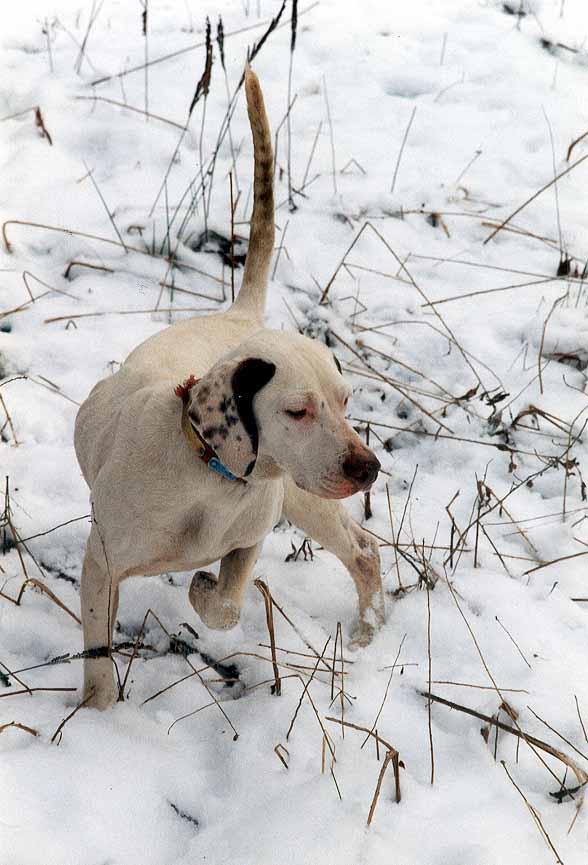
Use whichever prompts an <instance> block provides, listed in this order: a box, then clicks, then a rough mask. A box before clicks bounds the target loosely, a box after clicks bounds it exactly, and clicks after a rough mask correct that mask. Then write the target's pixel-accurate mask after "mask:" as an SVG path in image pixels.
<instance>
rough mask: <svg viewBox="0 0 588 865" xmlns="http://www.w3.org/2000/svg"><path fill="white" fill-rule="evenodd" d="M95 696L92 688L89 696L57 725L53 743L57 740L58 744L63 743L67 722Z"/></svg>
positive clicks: (52, 739) (52, 738)
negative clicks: (63, 731)
mask: <svg viewBox="0 0 588 865" xmlns="http://www.w3.org/2000/svg"><path fill="white" fill-rule="evenodd" d="M93 696H94V691H93V690H92V691H91V692H90V693H89V694H88V696H87V697H85V698H84V699H83V700H82V701H81V702H80V703H78V705H77V706H76V707H75V709H73V710H72V711H71V712H70V713H69V715H66V717H65V718H64V719H63V721H61V723H60V724H59V726H58V727H57V729H56V730H55V732H54V733H53V735H52V736H51V743H52V744H53V742H57V744H58V745H61V740H62V738H63V733H62V730H63V728H64V727H65V725H66V724H67V722H68V721H70V720H71V719H72V718H73V716H74V715H75V714H76V713H77V712H79V710H80V709H82V708H83V707H84V706H85V705H86V703H89V702H90V700H91V699H92V697H93ZM58 737H59V738H58Z"/></svg>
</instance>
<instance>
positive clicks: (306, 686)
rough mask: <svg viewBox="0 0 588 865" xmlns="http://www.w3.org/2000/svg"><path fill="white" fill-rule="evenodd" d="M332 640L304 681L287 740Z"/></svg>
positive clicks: (273, 648) (329, 638) (273, 647)
mask: <svg viewBox="0 0 588 865" xmlns="http://www.w3.org/2000/svg"><path fill="white" fill-rule="evenodd" d="M256 582H257V581H256ZM259 582H261V580H260V581H259ZM258 588H259V586H258ZM260 591H261V589H260ZM264 600H265V595H264ZM266 609H267V608H266ZM272 624H273V623H272ZM330 642H331V637H330V636H329V637H328V639H327V642H326V643H325V645H324V648H323V651H322V652H321V656H320V658H317V659H316V664H315V665H314V669H313V671H312V674H311V675H310V677H309V678H308V679H307V681H306V682H304V687H303V689H302V693H301V694H300V699H299V700H298V704H297V706H296V709H295V710H294V715H293V716H292V720H291V721H290V726H289V727H288V731H287V733H286V742H287V741H288V740H289V738H290V733H291V732H292V730H293V728H294V724H295V723H296V718H297V717H298V712H299V711H300V707H301V705H302V701H303V700H304V697H305V696H306V694H307V692H308V689H309V687H310V685H311V683H312V680H313V679H314V677H315V674H316V671H317V670H318V665H319V664H320V662H321V660H322V658H323V657H324V654H325V652H326V651H327V647H328V645H329V643H330ZM272 651H273V655H272V657H275V645H274V646H272ZM278 693H279V691H278Z"/></svg>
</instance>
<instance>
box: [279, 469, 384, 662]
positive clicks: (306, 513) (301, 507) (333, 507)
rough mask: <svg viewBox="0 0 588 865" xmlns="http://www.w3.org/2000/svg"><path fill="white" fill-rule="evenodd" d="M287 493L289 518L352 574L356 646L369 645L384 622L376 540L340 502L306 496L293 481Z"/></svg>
mask: <svg viewBox="0 0 588 865" xmlns="http://www.w3.org/2000/svg"><path fill="white" fill-rule="evenodd" d="M284 492H285V495H284V506H283V514H284V516H285V517H286V519H288V520H290V522H291V523H294V525H295V526H297V527H298V528H299V529H302V531H303V532H305V534H307V535H309V536H310V537H311V538H312V539H313V540H315V541H317V543H319V544H320V545H321V546H323V547H324V548H325V549H326V550H328V551H329V552H331V553H334V555H336V556H337V558H338V559H339V561H340V562H342V563H343V564H344V565H345V567H346V568H347V570H348V571H349V573H350V575H351V577H352V579H353V582H354V583H355V588H356V590H357V597H358V600H359V626H358V628H357V631H356V633H355V635H354V637H353V643H354V644H355V645H358V646H365V645H367V644H368V643H369V642H370V641H371V639H372V637H373V635H374V633H375V631H376V630H377V629H378V628H379V627H380V626H381V625H382V624H383V623H384V594H383V591H382V578H381V574H380V552H379V548H378V543H377V541H376V539H375V538H374V537H372V535H370V534H368V532H366V531H364V530H363V529H362V528H361V526H360V525H358V523H356V522H355V520H354V519H352V517H350V516H349V514H348V513H347V511H346V509H345V508H344V506H343V505H342V504H341V503H340V502H338V501H336V500H334V499H321V498H319V497H318V496H314V495H312V494H311V493H306V492H304V491H303V490H301V489H299V487H297V486H296V485H295V484H294V482H293V481H291V480H290V479H286V480H285V481H284Z"/></svg>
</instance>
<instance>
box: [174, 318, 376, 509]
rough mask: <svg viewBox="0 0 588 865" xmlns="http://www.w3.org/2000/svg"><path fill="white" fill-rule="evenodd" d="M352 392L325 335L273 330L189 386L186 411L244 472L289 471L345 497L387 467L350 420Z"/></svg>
mask: <svg viewBox="0 0 588 865" xmlns="http://www.w3.org/2000/svg"><path fill="white" fill-rule="evenodd" d="M350 393H351V388H350V387H349V385H348V384H346V382H345V380H344V379H343V376H342V374H341V370H340V367H339V366H338V363H337V361H336V360H335V359H334V357H333V355H332V354H331V353H330V352H329V350H328V349H327V348H326V347H325V346H324V345H322V343H319V342H317V341H314V340H310V339H308V338H307V337H303V336H299V335H298V334H292V333H283V332H279V331H267V330H266V331H261V332H260V333H259V334H256V335H255V336H254V337H251V338H250V339H248V340H246V341H245V342H244V343H241V345H240V346H239V347H238V349H237V350H236V351H235V352H234V353H232V354H231V355H229V356H225V357H224V358H223V359H221V360H220V361H218V363H216V364H215V365H214V366H213V367H212V369H211V370H209V372H208V373H207V374H206V375H205V376H204V377H203V378H201V379H200V380H198V381H197V382H196V383H195V384H193V385H191V386H190V387H189V390H188V391H187V393H186V399H187V413H188V418H189V420H190V422H191V423H192V424H193V425H194V426H195V427H196V429H197V430H198V431H199V433H200V435H201V436H202V437H203V438H204V439H205V440H206V441H207V442H208V443H209V444H210V445H211V447H213V448H214V450H215V451H216V452H217V454H218V456H219V458H220V459H221V461H222V462H223V463H224V464H225V466H227V468H228V469H230V471H231V472H232V473H233V474H235V475H237V476H238V477H245V478H246V477H248V476H251V477H252V479H254V478H256V476H262V475H263V473H265V474H266V476H267V473H268V472H270V473H278V472H279V471H282V472H286V473H287V474H289V475H290V476H291V477H292V479H293V480H294V482H295V483H296V484H297V486H299V487H300V488H301V489H303V490H307V491H308V492H310V493H313V494H314V495H318V496H321V497H323V498H345V497H346V496H349V495H352V494H353V493H355V492H357V491H358V490H367V489H369V487H370V486H371V485H372V483H373V482H374V481H375V479H376V477H377V474H378V471H379V468H380V463H379V462H378V460H377V458H376V456H375V455H374V454H373V453H372V451H371V450H369V449H368V448H367V447H366V446H365V445H364V443H363V442H362V441H361V439H360V438H359V436H358V435H357V433H356V432H355V431H354V430H353V429H352V428H351V427H350V426H349V425H348V424H347V422H346V420H345V408H346V406H347V401H348V399H349V396H350Z"/></svg>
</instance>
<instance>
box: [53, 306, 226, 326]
mask: <svg viewBox="0 0 588 865" xmlns="http://www.w3.org/2000/svg"><path fill="white" fill-rule="evenodd" d="M214 311H215V307H208V308H207V307H200V306H167V307H162V306H160V307H157V306H154V307H151V308H150V309H107V310H103V311H102V312H82V313H76V314H74V315H56V316H54V317H53V318H46V319H44V320H43V324H54V323H55V322H58V321H76V320H77V319H80V318H101V317H102V316H104V315H153V314H154V313H156V312H160V313H162V312H214Z"/></svg>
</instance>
